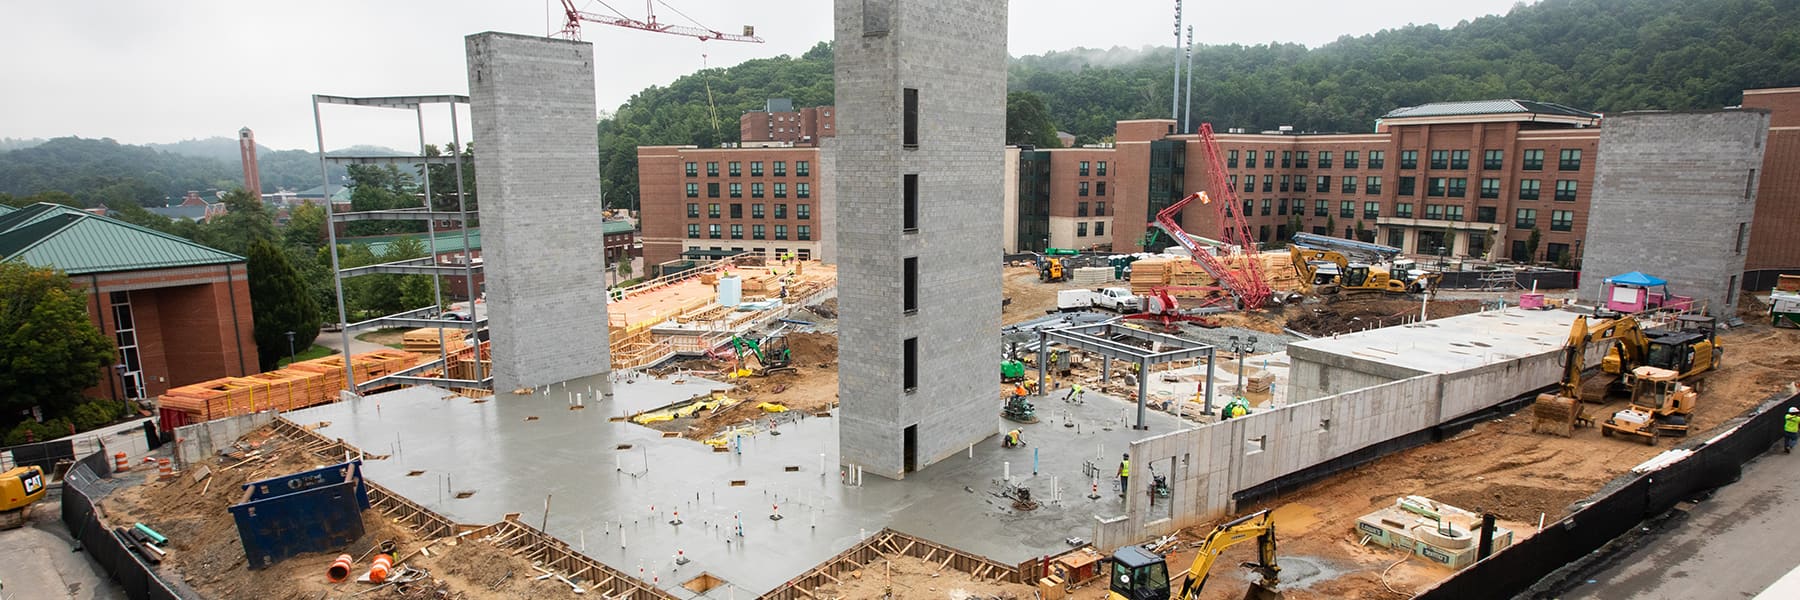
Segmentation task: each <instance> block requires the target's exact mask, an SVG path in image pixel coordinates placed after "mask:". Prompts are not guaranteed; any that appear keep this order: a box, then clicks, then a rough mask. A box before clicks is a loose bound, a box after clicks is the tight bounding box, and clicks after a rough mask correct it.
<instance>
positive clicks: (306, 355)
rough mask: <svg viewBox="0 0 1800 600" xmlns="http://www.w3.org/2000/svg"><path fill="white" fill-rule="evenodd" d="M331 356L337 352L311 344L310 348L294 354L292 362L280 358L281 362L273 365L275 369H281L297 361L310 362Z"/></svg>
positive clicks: (285, 358)
mask: <svg viewBox="0 0 1800 600" xmlns="http://www.w3.org/2000/svg"><path fill="white" fill-rule="evenodd" d="M333 354H337V351H336V350H332V349H330V348H326V347H324V346H320V345H318V344H313V345H312V347H311V348H307V349H305V350H301V351H300V353H299V354H295V355H294V358H293V360H289V359H288V358H287V357H282V359H281V362H279V363H277V364H276V365H275V367H276V368H281V367H285V366H288V363H292V362H299V361H303V360H312V359H315V358H325V357H327V356H331V355H333Z"/></svg>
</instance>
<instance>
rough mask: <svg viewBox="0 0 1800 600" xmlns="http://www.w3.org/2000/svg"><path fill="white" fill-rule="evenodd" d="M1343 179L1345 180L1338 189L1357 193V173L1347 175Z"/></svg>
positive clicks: (1347, 192) (1348, 192)
mask: <svg viewBox="0 0 1800 600" xmlns="http://www.w3.org/2000/svg"><path fill="white" fill-rule="evenodd" d="M1342 179H1343V181H1342V182H1341V183H1340V184H1339V185H1338V190H1339V191H1341V192H1343V193H1346V194H1354V193H1356V176H1355V175H1345V176H1344V177H1343V178H1342ZM1320 187H1321V188H1323V187H1325V186H1320ZM1319 191H1321V192H1323V191H1325V190H1324V189H1320V190H1319Z"/></svg>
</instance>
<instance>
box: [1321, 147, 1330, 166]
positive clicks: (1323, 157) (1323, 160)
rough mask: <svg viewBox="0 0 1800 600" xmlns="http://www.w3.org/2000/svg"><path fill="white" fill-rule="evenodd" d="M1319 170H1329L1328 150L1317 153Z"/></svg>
mask: <svg viewBox="0 0 1800 600" xmlns="http://www.w3.org/2000/svg"><path fill="white" fill-rule="evenodd" d="M1319 168H1321V169H1329V168H1331V151H1330V150H1321V151H1319Z"/></svg>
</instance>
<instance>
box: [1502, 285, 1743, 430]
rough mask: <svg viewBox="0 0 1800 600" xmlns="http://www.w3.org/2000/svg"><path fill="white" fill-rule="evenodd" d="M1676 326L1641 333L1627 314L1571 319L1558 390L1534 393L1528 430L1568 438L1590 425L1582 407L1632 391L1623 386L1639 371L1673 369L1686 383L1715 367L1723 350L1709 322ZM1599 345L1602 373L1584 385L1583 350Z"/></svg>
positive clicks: (1693, 321)
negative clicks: (1604, 345) (1603, 350)
mask: <svg viewBox="0 0 1800 600" xmlns="http://www.w3.org/2000/svg"><path fill="white" fill-rule="evenodd" d="M1678 322H1680V323H1682V324H1683V325H1682V326H1681V327H1678V328H1676V329H1672V330H1668V329H1659V330H1653V331H1645V330H1644V329H1643V328H1641V327H1640V326H1639V324H1638V320H1637V319H1636V318H1634V317H1631V316H1629V315H1626V316H1621V317H1616V318H1610V319H1608V318H1602V319H1598V320H1596V321H1592V322H1590V321H1589V320H1588V317H1587V316H1586V315H1582V316H1578V317H1575V322H1574V323H1573V324H1571V325H1570V327H1569V341H1568V342H1567V343H1565V344H1563V356H1562V363H1563V377H1562V381H1561V382H1560V384H1559V386H1558V388H1559V389H1558V390H1557V392H1556V393H1545V394H1538V397H1537V401H1536V402H1535V403H1534V404H1533V405H1532V415H1533V416H1534V418H1535V419H1536V421H1535V423H1534V424H1533V426H1532V429H1533V430H1534V431H1538V432H1540V433H1553V434H1556V435H1561V436H1565V437H1566V436H1568V435H1570V434H1571V433H1573V432H1574V428H1575V426H1576V425H1582V424H1587V422H1588V421H1590V419H1588V418H1587V416H1586V415H1585V414H1583V410H1582V407H1581V403H1582V402H1605V401H1606V399H1607V397H1608V396H1610V395H1613V394H1615V393H1617V392H1619V391H1621V390H1623V391H1633V390H1631V389H1630V388H1629V387H1627V386H1624V385H1621V383H1622V382H1623V381H1624V380H1626V379H1627V378H1626V375H1628V374H1630V373H1632V372H1633V371H1634V370H1635V369H1637V368H1638V367H1642V366H1652V367H1657V368H1660V369H1666V370H1668V371H1672V372H1674V373H1675V374H1676V377H1675V379H1676V380H1686V379H1690V378H1693V377H1696V376H1699V375H1701V374H1703V373H1705V372H1707V371H1710V370H1712V369H1713V368H1715V367H1717V366H1718V364H1719V362H1720V359H1722V358H1723V357H1724V352H1725V351H1724V349H1723V348H1721V347H1719V345H1718V340H1717V339H1716V338H1715V337H1714V333H1713V330H1712V328H1711V327H1710V325H1711V320H1710V319H1708V318H1704V317H1690V318H1685V319H1682V320H1680V321H1678ZM1598 343H1610V344H1611V346H1610V347H1609V348H1608V349H1607V351H1606V357H1605V358H1604V359H1602V360H1601V362H1600V374H1599V375H1598V376H1596V377H1595V378H1594V379H1591V380H1588V381H1587V382H1585V384H1584V382H1583V381H1582V379H1581V373H1582V371H1583V370H1584V369H1585V368H1586V367H1587V365H1586V364H1585V363H1586V360H1585V357H1586V355H1587V347H1588V345H1589V344H1598ZM1634 395H1635V394H1634Z"/></svg>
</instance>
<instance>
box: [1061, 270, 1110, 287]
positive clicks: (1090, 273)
mask: <svg viewBox="0 0 1800 600" xmlns="http://www.w3.org/2000/svg"><path fill="white" fill-rule="evenodd" d="M1112 279H1113V269H1112V267H1081V268H1078V269H1075V271H1074V272H1073V274H1072V275H1071V276H1070V278H1069V280H1070V281H1072V282H1075V283H1078V284H1081V285H1098V284H1102V283H1106V282H1109V281H1112Z"/></svg>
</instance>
